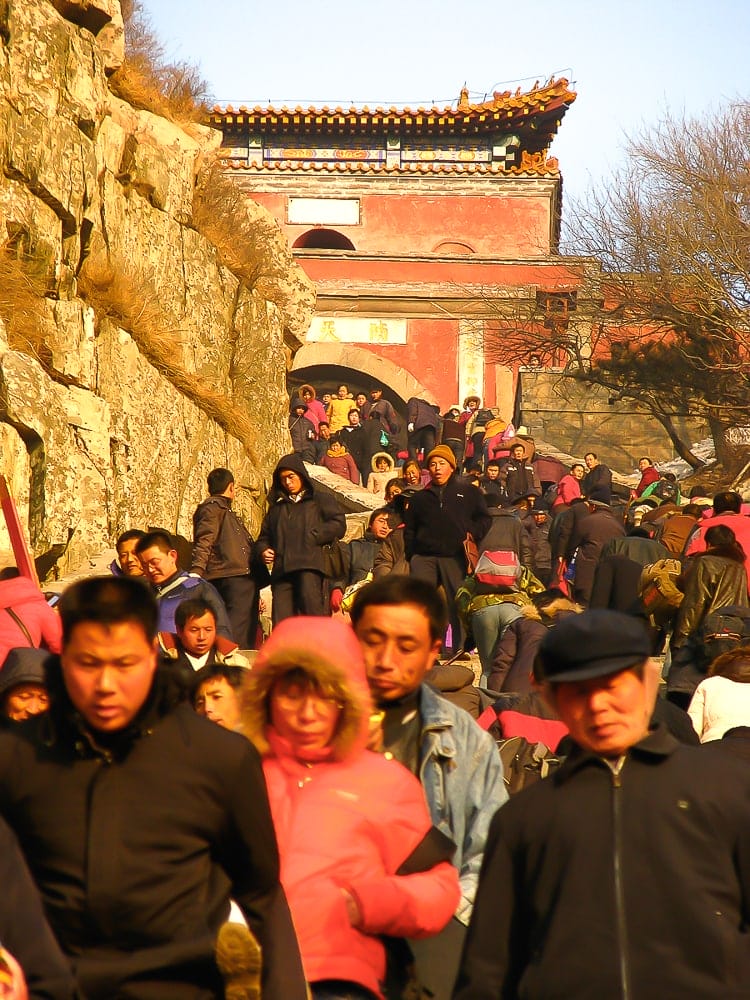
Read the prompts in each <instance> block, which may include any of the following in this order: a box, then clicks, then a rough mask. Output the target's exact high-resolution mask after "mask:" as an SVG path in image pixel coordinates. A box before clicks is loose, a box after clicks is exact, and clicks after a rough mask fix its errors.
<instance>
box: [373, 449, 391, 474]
mask: <svg viewBox="0 0 750 1000" xmlns="http://www.w3.org/2000/svg"><path fill="white" fill-rule="evenodd" d="M379 458H384V459H386V460H387V462H388V469H387V470H386V471H387V472H393V469H394V466H395V465H396V463H395V462H394V461H393V456H392V455H389V454H388V452H387V451H376V452H375V454H374V455H373V456H372V459H371V460H370V468H371V469H372V471H373V472H377V471H378V459H379Z"/></svg>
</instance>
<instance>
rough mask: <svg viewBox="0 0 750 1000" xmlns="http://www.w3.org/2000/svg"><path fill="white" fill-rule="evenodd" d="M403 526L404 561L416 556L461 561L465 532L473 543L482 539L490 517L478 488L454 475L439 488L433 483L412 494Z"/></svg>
mask: <svg viewBox="0 0 750 1000" xmlns="http://www.w3.org/2000/svg"><path fill="white" fill-rule="evenodd" d="M404 524H405V530H404V544H405V550H406V558H407V559H411V557H412V556H415V555H418V556H453V557H454V558H456V557H461V558H463V555H464V547H463V543H464V539H465V538H466V534H467V532H470V533H471V535H472V536H473V537H474V539H475V541H477V540H479V539H480V538H483V537H484V536H485V535H486V534H487V531H488V529H489V526H490V517H489V513H488V511H487V504H486V503H485V499H484V497H483V496H482V494H481V493H480V491H479V490H478V489H477V487H476V486H473V485H472V484H471V483H470V482H469V481H468V479H462V478H461V477H460V476H457V475H456V474H455V473H454V474H453V475H452V476H451V477H450V479H449V480H448V482H447V483H446V484H445V486H443V487H442V489H440V488H439V487H437V486H435V484H434V483H433V484H431V485H430V486H427V487H425V489H423V490H419V491H418V492H417V493H415V494H414V496H413V497H412V499H411V503H410V504H409V506H408V508H407V510H406V513H405V515H404Z"/></svg>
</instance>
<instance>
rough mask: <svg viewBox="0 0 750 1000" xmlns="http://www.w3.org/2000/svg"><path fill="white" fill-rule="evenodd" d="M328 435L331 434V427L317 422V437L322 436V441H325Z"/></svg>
mask: <svg viewBox="0 0 750 1000" xmlns="http://www.w3.org/2000/svg"><path fill="white" fill-rule="evenodd" d="M330 436H331V428H330V427H329V426H328V424H319V425H318V437H319V438H322V439H323V441H327V440H328V439H329V437H330Z"/></svg>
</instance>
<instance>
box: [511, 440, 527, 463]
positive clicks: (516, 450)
mask: <svg viewBox="0 0 750 1000" xmlns="http://www.w3.org/2000/svg"><path fill="white" fill-rule="evenodd" d="M510 454H511V456H512V457H513V458H514V459H515V460H516V461H517V462H522V461H523V455H524V451H523V445H522V444H517V445H514V447H513V448H511V449H510Z"/></svg>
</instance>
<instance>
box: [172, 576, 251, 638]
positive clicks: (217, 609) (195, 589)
mask: <svg viewBox="0 0 750 1000" xmlns="http://www.w3.org/2000/svg"><path fill="white" fill-rule="evenodd" d="M154 594H155V596H156V602H157V604H158V605H159V632H174V631H175V623H174V614H175V611H176V610H177V605H178V604H180V603H181V602H182V601H188V600H192V599H193V598H196V597H197V598H200V599H201V600H202V601H205V602H206V604H208V605H209V607H211V608H212V609H213V612H214V615H215V617H216V634H217V635H223V636H224V637H225V638H226V639H231V640H232V641H234V636H233V635H232V627H231V625H230V624H229V618H228V616H227V609H226V605H225V604H224V601H222V599H221V596H220V594H219V591H218V590H217V589H216V587H214V585H213V584H212V583H209V582H208V580H203V579H201V577H199V576H190V575H189V574H188V573H186V572H185V571H184V570H180V571H179V572H178V573H177V575H176V576H173V577H172V578H171V579H169V580H165V581H164V583H160V584H157V585H156V586H155V587H154Z"/></svg>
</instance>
